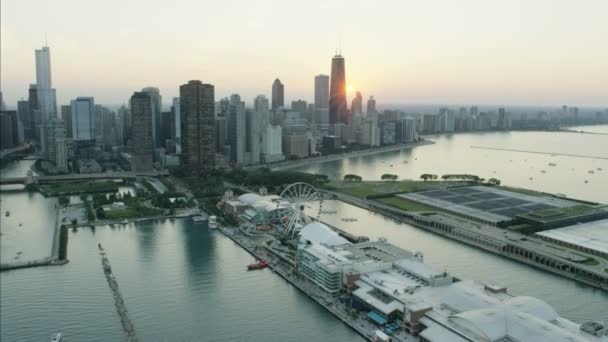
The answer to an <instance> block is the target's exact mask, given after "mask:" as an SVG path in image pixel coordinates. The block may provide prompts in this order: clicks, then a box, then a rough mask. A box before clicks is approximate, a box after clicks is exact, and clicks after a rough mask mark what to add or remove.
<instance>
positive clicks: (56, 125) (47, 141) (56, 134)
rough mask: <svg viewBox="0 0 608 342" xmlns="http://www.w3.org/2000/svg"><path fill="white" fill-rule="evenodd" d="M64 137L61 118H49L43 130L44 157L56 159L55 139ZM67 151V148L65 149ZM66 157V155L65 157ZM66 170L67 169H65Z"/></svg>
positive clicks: (63, 126) (54, 160)
mask: <svg viewBox="0 0 608 342" xmlns="http://www.w3.org/2000/svg"><path fill="white" fill-rule="evenodd" d="M58 139H65V125H64V123H63V120H61V119H58V118H53V117H51V118H49V119H48V120H47V121H46V124H45V131H44V146H45V150H44V158H45V159H48V160H52V161H53V162H56V161H57V140H58ZM66 151H67V150H66ZM66 158H67V157H66ZM65 171H67V170H65Z"/></svg>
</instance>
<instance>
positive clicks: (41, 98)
mask: <svg viewBox="0 0 608 342" xmlns="http://www.w3.org/2000/svg"><path fill="white" fill-rule="evenodd" d="M36 88H37V95H38V107H39V109H40V113H41V116H42V123H44V122H46V120H47V119H49V118H50V117H51V116H55V117H56V116H57V100H56V96H55V89H53V87H52V84H51V50H50V49H49V47H48V46H44V47H42V48H41V49H40V50H36Z"/></svg>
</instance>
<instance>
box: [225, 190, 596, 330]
mask: <svg viewBox="0 0 608 342" xmlns="http://www.w3.org/2000/svg"><path fill="white" fill-rule="evenodd" d="M292 188H294V189H295V190H294V189H292ZM294 191H295V192H296V193H300V194H306V195H305V196H300V195H297V194H296V195H293V192H294ZM312 192H314V189H310V186H308V185H306V184H303V183H296V184H292V185H290V186H288V187H287V188H286V189H285V190H284V191H283V192H282V193H281V195H280V196H275V195H267V196H261V195H257V194H254V193H249V194H244V195H241V196H239V197H238V198H233V197H232V195H231V194H227V195H225V196H224V199H223V200H222V202H221V203H220V204H218V206H222V207H223V208H224V210H226V211H227V212H231V213H237V214H236V215H237V217H238V218H239V221H240V222H241V223H240V224H239V226H238V227H221V228H220V231H221V232H222V233H224V235H226V236H227V237H229V238H230V239H231V240H233V241H234V242H235V243H237V244H238V245H239V246H240V247H242V248H243V249H245V250H246V251H247V252H249V253H250V254H251V255H252V256H254V257H255V258H256V259H257V260H259V262H258V263H257V264H251V265H249V268H250V269H251V266H252V265H260V264H263V265H264V266H266V265H267V266H268V267H269V268H270V269H272V271H273V272H274V273H276V274H279V275H280V276H281V277H282V278H284V279H285V280H287V281H288V282H289V283H290V284H292V285H293V286H295V287H296V288H298V290H300V291H302V292H304V293H305V294H306V295H308V296H309V297H310V298H312V299H313V300H315V301H316V302H317V303H318V304H320V305H322V306H323V307H324V308H325V309H326V310H328V311H329V312H331V313H332V314H334V315H335V316H336V317H337V318H338V319H340V320H341V321H342V322H344V323H345V324H346V325H348V326H349V327H351V328H352V329H353V330H355V331H356V332H357V333H359V334H360V335H361V336H362V337H364V338H365V339H367V340H369V341H378V340H383V341H389V340H392V341H444V340H446V338H448V339H449V340H454V341H456V340H458V341H477V340H479V339H480V338H484V337H483V336H485V335H483V333H482V335H479V333H477V332H472V331H476V330H477V329H481V330H482V331H483V330H484V329H489V327H488V326H487V325H488V324H494V323H489V322H482V321H477V320H476V319H472V318H468V319H469V320H470V321H468V322H467V323H459V322H457V320H456V318H454V317H468V316H471V317H473V316H476V315H485V314H489V315H494V314H498V313H501V314H500V315H498V316H499V317H497V318H495V320H496V322H495V323H496V324H500V322H501V321H502V320H515V321H517V320H519V321H517V322H515V321H514V322H513V323H512V324H513V327H511V328H508V329H505V330H504V331H503V332H502V333H500V334H504V337H505V338H506V337H510V338H517V339H519V340H528V339H529V337H528V336H526V333H525V332H524V331H523V329H520V328H519V325H524V324H526V325H528V327H527V329H531V331H533V334H534V335H535V336H536V338H535V339H534V341H562V340H563V341H588V340H589V341H590V340H593V341H595V340H598V341H601V340H608V334H607V335H605V333H608V329H606V328H605V327H604V326H603V325H602V324H601V323H598V322H586V323H584V324H582V325H578V324H576V323H574V322H571V321H568V320H566V319H564V318H561V317H559V315H558V314H557V313H556V312H555V311H554V310H553V309H552V308H551V307H550V306H548V305H547V304H546V303H544V302H542V301H540V300H538V299H535V298H531V297H518V296H513V295H511V294H509V293H508V290H507V288H505V287H502V286H500V285H496V284H493V283H485V284H477V283H475V282H471V281H468V280H462V279H459V278H458V277H456V276H452V275H450V274H448V273H447V272H439V271H436V270H434V269H433V268H431V267H429V266H428V265H426V264H424V262H423V258H424V257H423V254H422V253H421V252H410V251H407V250H403V249H401V248H399V247H397V246H394V245H392V244H390V243H389V242H387V241H386V240H385V239H379V240H377V241H370V240H369V239H366V238H362V237H354V236H352V235H350V237H351V239H352V240H354V241H349V240H347V239H345V238H344V237H343V236H342V235H341V233H343V231H342V230H334V229H332V228H331V227H330V226H328V225H325V224H324V223H322V222H319V221H315V220H313V219H311V218H310V217H309V216H308V215H306V214H304V213H303V208H305V205H303V203H306V202H308V201H310V200H311V198H315V196H314V195H311V194H312ZM291 196H293V197H291ZM311 196H312V197H311ZM290 198H297V199H299V200H301V201H304V202H299V201H296V202H293V200H292V199H290ZM304 199H305V200H304ZM267 201H273V202H276V203H277V205H276V207H274V208H275V209H272V210H270V211H266V212H264V210H268V209H270V208H271V206H269V205H267V203H265V202H267ZM246 208H253V209H246ZM261 208H267V209H261ZM290 208H293V211H290ZM251 210H254V211H255V210H257V211H258V212H259V213H260V215H259V216H258V215H255V214H254V213H253V212H252V211H251ZM260 210H261V211H260ZM263 212H264V213H263ZM238 213H242V214H238ZM277 213H279V217H282V218H281V219H279V220H276V219H273V218H272V217H276V216H275V215H276V214H277ZM264 215H266V216H265V217H266V218H267V220H269V222H272V223H265V224H262V226H260V225H259V224H260V219H261V218H260V216H264ZM268 224H273V225H274V228H273V229H271V230H270V231H269V230H268V229H267V228H265V227H266V226H267V225H268ZM260 227H261V228H260ZM461 293H462V294H461ZM466 294H468V295H470V296H472V297H473V298H461V299H458V300H456V299H452V297H453V296H456V297H460V296H462V295H466ZM446 296H447V297H446ZM522 307H524V308H525V309H523V311H522ZM438 308H441V309H440V310H438ZM445 308H448V310H447V312H445ZM472 308H474V309H472ZM476 310H480V311H479V313H478V312H477V311H476ZM537 310H543V311H547V312H548V313H549V312H550V314H547V315H544V314H533V313H532V312H537ZM482 312H484V313H483V314H482ZM528 315H530V316H529V317H528ZM516 317H517V318H516ZM526 320H531V322H532V323H524V321H526ZM546 322H553V323H552V324H554V326H551V327H548V326H547V325H546ZM530 324H531V325H530ZM596 326H599V327H601V328H600V329H599V330H594V328H592V327H596ZM528 332H530V331H528ZM500 336H503V335H500Z"/></svg>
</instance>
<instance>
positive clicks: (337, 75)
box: [329, 55, 349, 125]
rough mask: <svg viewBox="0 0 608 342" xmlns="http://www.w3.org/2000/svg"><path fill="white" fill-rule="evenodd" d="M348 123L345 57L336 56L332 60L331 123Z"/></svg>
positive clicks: (330, 89)
mask: <svg viewBox="0 0 608 342" xmlns="http://www.w3.org/2000/svg"><path fill="white" fill-rule="evenodd" d="M340 122H341V123H348V122H349V120H348V106H347V104H346V74H345V71H344V57H342V56H341V55H335V56H334V57H333V58H332V60H331V84H330V88H329V123H330V124H332V125H334V124H337V123H340Z"/></svg>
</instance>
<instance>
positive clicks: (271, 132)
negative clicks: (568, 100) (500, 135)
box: [0, 47, 608, 174]
mask: <svg viewBox="0 0 608 342" xmlns="http://www.w3.org/2000/svg"><path fill="white" fill-rule="evenodd" d="M35 56H36V83H35V84H31V85H30V87H29V89H28V97H27V99H22V100H20V101H18V102H17V106H16V107H17V108H16V109H17V110H6V109H5V108H4V105H3V102H2V100H1V93H0V103H2V106H3V108H2V112H1V113H0V123H1V124H2V132H1V133H2V135H1V139H0V147H1V148H2V149H8V148H12V147H16V146H20V145H22V144H23V143H24V142H31V143H34V144H35V145H36V146H39V149H40V152H41V156H42V162H41V163H40V165H39V166H38V167H40V168H42V169H44V171H45V172H47V173H51V174H54V173H68V172H79V173H95V172H102V171H105V170H114V169H123V170H133V171H146V170H152V169H154V168H156V169H160V168H175V167H180V168H181V169H184V170H188V171H189V172H192V173H200V172H205V171H208V170H210V169H213V168H231V167H243V166H251V165H258V164H266V163H274V162H280V161H283V160H292V159H302V158H307V157H311V156H318V155H325V154H332V153H342V152H346V151H353V150H361V149H367V148H373V147H378V146H386V145H395V144H403V143H411V142H414V141H417V140H419V134H435V133H453V132H466V131H484V130H509V129H512V128H513V129H547V128H551V127H556V126H559V124H560V123H561V124H572V123H582V122H586V121H585V120H584V119H581V118H579V110H578V108H576V107H570V108H568V107H566V106H564V107H563V108H561V109H560V110H558V111H557V112H555V113H553V112H551V113H549V112H538V113H537V115H536V116H530V117H529V116H528V115H527V114H526V113H520V115H519V117H514V115H513V114H512V113H510V112H507V111H506V110H505V109H504V108H499V109H498V111H480V110H479V109H478V107H477V106H472V107H470V108H466V107H460V108H459V110H455V109H451V108H447V107H444V108H440V109H439V111H438V112H437V113H431V114H429V113H421V112H416V113H405V112H404V111H401V110H383V111H379V110H378V107H377V104H376V100H375V98H374V96H370V97H369V98H368V99H367V101H366V103H365V104H364V100H363V96H362V94H361V92H359V91H357V92H355V93H354V96H352V99H350V105H349V101H348V99H347V83H346V64H345V58H344V57H343V56H341V55H340V54H336V55H335V56H334V57H333V58H332V61H331V73H330V75H325V74H320V75H317V76H315V77H314V101H313V102H312V103H308V102H307V101H305V100H301V99H300V100H294V101H291V103H290V104H287V103H286V101H285V98H286V96H285V92H286V90H285V89H286V86H285V85H284V84H283V83H282V82H281V80H280V79H278V78H277V79H275V80H274V82H273V83H272V86H271V97H270V99H269V98H268V97H267V96H266V95H258V96H256V97H255V98H254V99H253V106H248V105H247V104H246V103H245V101H244V100H243V99H242V98H241V96H240V95H238V94H233V95H231V96H230V97H226V98H222V99H217V98H216V96H215V89H214V86H213V85H211V84H206V83H203V82H201V81H188V82H186V83H184V84H183V85H181V86H180V87H179V97H174V98H172V101H171V106H170V108H165V107H164V106H163V99H162V95H161V93H160V90H159V89H158V88H156V87H144V88H142V89H141V90H138V91H135V92H134V93H133V94H132V96H131V97H130V98H129V101H128V104H125V105H122V106H120V107H119V108H109V107H108V106H103V105H100V104H97V103H95V99H94V97H92V96H79V97H76V98H75V99H73V100H71V101H70V103H69V104H65V105H60V106H59V107H58V104H57V100H56V91H55V89H54V88H53V87H52V82H51V56H50V49H49V48H48V47H43V48H41V49H39V50H36V52H35ZM58 108H59V111H58V110H57V109H58ZM594 119H595V120H592V121H593V122H592V123H600V122H603V121H605V120H606V119H608V110H606V112H598V113H596V116H595V118H594Z"/></svg>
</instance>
